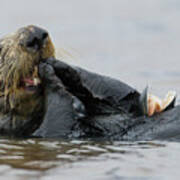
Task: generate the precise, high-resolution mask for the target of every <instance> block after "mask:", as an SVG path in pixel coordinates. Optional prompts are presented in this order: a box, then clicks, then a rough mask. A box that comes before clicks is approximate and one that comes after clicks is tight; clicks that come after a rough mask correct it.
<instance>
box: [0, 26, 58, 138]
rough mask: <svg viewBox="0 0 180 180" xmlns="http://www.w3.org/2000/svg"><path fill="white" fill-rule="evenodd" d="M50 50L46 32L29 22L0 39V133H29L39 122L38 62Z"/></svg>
mask: <svg viewBox="0 0 180 180" xmlns="http://www.w3.org/2000/svg"><path fill="white" fill-rule="evenodd" d="M54 54H55V50H54V46H53V44H52V42H51V39H50V37H49V35H48V32H47V31H46V30H44V29H41V28H37V27H35V26H32V25H31V26H27V27H25V28H21V29H19V30H18V31H16V32H15V33H12V34H10V35H8V36H6V37H4V38H2V39H1V40H0V133H1V134H15V135H22V136H25V135H29V134H30V133H32V132H33V131H34V129H36V126H38V124H39V123H40V119H42V116H43V95H42V90H41V85H40V79H39V77H38V65H39V63H40V60H41V59H45V58H49V57H54ZM33 121H35V123H33V124H34V125H33V126H32V122H33ZM28 123H30V124H31V125H30V126H29V128H28ZM25 126H27V128H24V127H25Z"/></svg>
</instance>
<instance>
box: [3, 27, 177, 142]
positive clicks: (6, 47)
mask: <svg viewBox="0 0 180 180" xmlns="http://www.w3.org/2000/svg"><path fill="white" fill-rule="evenodd" d="M0 85H1V89H0V95H1V98H0V106H1V110H0V134H1V135H8V136H9V135H11V136H20V137H25V136H26V137H32V136H33V137H46V138H96V139H97V138H100V139H108V140H109V139H113V140H115V139H116V140H147V139H148V140H149V139H166V140H167V139H168V140H170V139H174V138H175V139H176V140H178V137H179V135H180V133H179V127H180V119H179V117H180V116H179V114H180V107H179V106H177V107H175V108H173V106H174V100H175V98H174V96H173V98H170V103H169V100H168V101H167V102H168V103H167V102H165V103H164V104H163V106H162V107H161V108H162V110H167V111H166V112H161V113H158V114H155V115H154V116H152V117H148V116H151V115H153V114H154V113H156V111H157V108H159V104H161V102H160V101H159V100H157V98H155V100H154V98H151V96H149V95H148V93H147V89H146V90H145V91H144V92H143V93H142V94H140V93H139V92H138V91H137V90H135V89H134V88H132V87H130V86H128V85H127V84H125V83H123V82H121V81H119V80H115V79H112V78H109V77H105V76H101V75H98V74H96V73H91V72H88V71H86V70H84V69H81V68H78V67H73V66H70V65H68V64H66V63H63V62H61V61H59V60H56V59H55V50H54V46H53V44H52V42H51V39H50V37H49V34H48V32H47V31H46V30H44V29H42V28H39V27H36V26H32V25H31V26H27V27H24V28H21V29H19V30H18V31H17V32H15V33H13V34H11V35H9V36H7V37H5V38H3V39H1V40H0ZM170 97H171V96H170ZM167 99H169V97H168V98H167ZM149 102H150V103H151V104H150V103H149ZM148 103H149V104H148ZM151 106H152V107H153V109H151V108H150V107H151ZM168 109H170V110H168ZM150 110H151V111H150ZM158 111H161V110H158ZM158 111H157V112H158ZM150 112H151V113H152V114H150Z"/></svg>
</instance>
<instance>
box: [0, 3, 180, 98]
mask: <svg viewBox="0 0 180 180" xmlns="http://www.w3.org/2000/svg"><path fill="white" fill-rule="evenodd" d="M0 3H1V10H0V22H1V25H0V36H3V35H5V34H7V33H10V32H13V31H15V30H16V29H18V28H20V27H22V26H26V25H29V24H34V25H38V26H41V27H44V28H45V29H47V30H48V31H49V33H50V35H51V37H52V39H53V42H54V44H55V46H56V52H57V57H58V58H59V59H63V60H65V61H66V62H69V63H71V64H76V65H78V66H81V67H83V68H86V69H88V70H91V71H95V72H98V73H101V74H105V75H108V76H112V77H115V78H118V79H121V80H122V81H125V82H127V83H128V84H130V85H132V86H133V87H135V88H137V89H138V90H139V91H142V89H143V88H144V87H145V86H146V85H149V87H150V89H151V91H152V92H153V93H155V94H157V95H160V96H164V94H165V93H166V92H167V91H168V90H169V89H174V90H176V91H177V92H178V93H180V70H179V65H180V62H179V59H180V51H179V47H180V36H179V32H180V22H179V20H180V1H178V0H151V1H144V0H136V1H133V0H111V1H105V0H89V1H88V0H86V1H85V0H76V1H74V0H69V1H67V0H60V1H59V0H51V1H49V0H38V1H36V0H31V1H24V0H17V1H10V0H0Z"/></svg>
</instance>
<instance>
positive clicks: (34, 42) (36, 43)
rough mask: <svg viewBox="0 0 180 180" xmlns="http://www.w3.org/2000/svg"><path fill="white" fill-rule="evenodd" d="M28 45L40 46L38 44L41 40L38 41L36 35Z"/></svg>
mask: <svg viewBox="0 0 180 180" xmlns="http://www.w3.org/2000/svg"><path fill="white" fill-rule="evenodd" d="M26 46H27V47H30V48H38V46H39V41H38V39H37V38H36V37H35V38H34V39H32V40H31V41H29V42H27V44H26Z"/></svg>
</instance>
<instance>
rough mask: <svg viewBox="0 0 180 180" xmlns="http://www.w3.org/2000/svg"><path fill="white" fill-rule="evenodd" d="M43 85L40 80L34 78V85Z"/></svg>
mask: <svg viewBox="0 0 180 180" xmlns="http://www.w3.org/2000/svg"><path fill="white" fill-rule="evenodd" d="M40 83H41V81H40V79H39V78H34V85H35V86H37V85H39V84H40Z"/></svg>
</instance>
